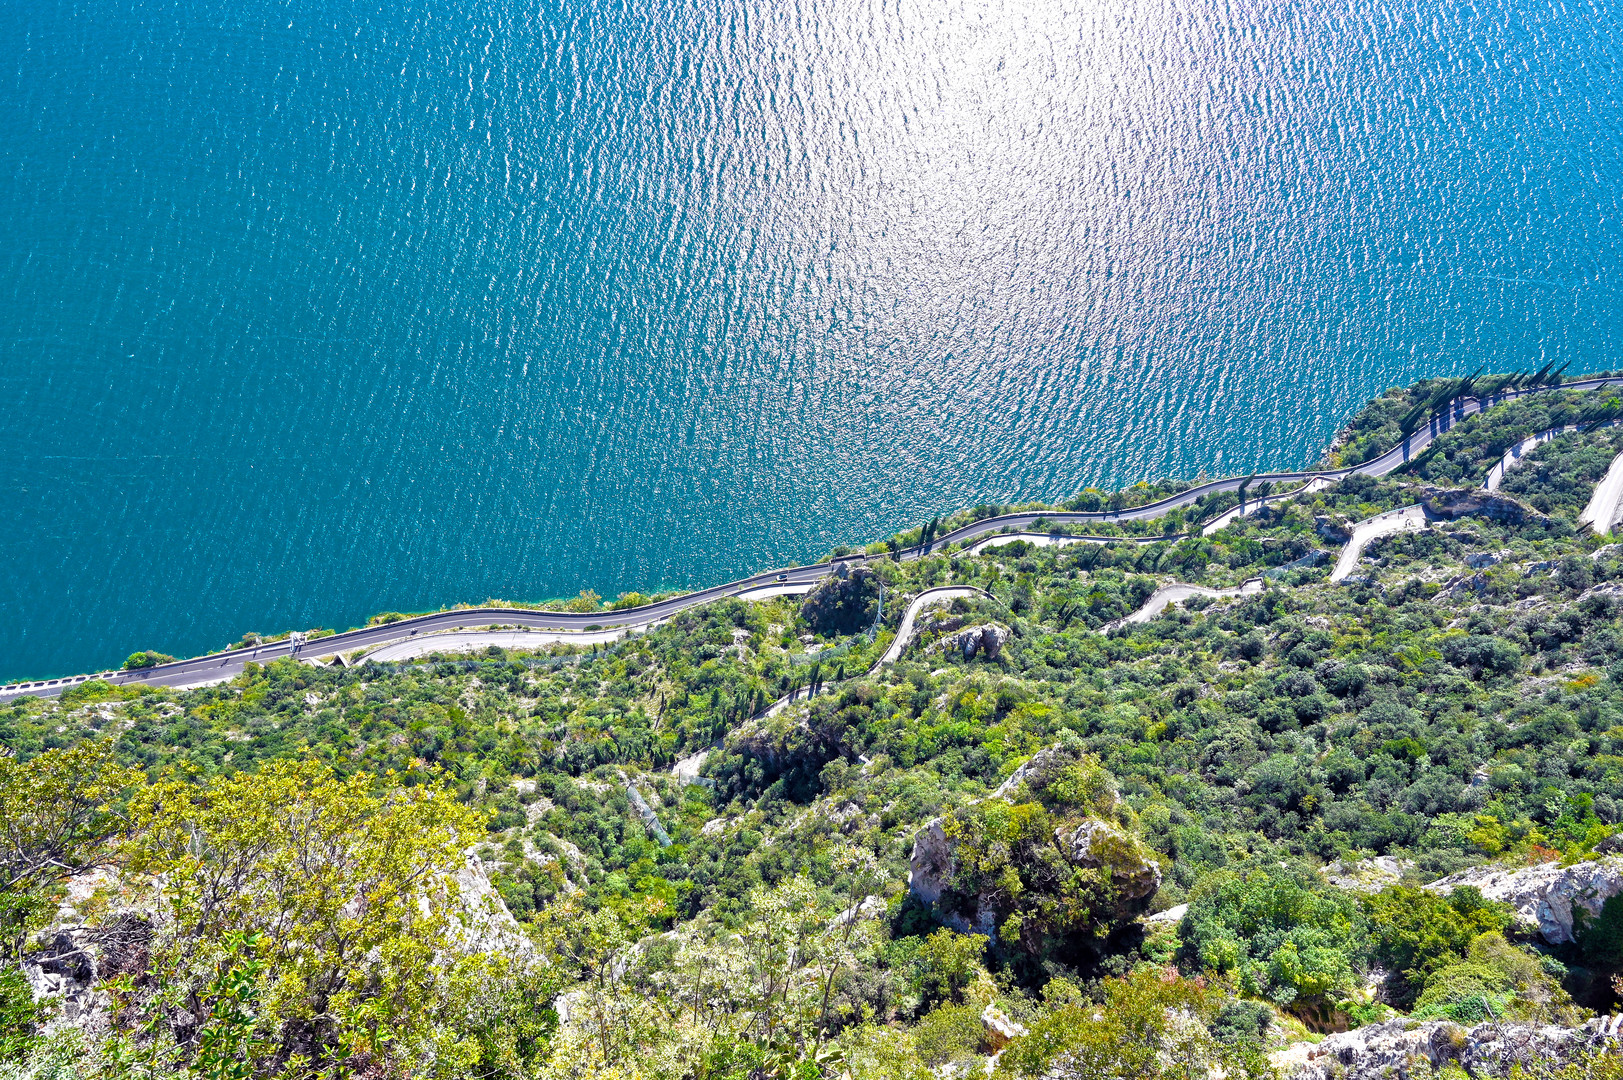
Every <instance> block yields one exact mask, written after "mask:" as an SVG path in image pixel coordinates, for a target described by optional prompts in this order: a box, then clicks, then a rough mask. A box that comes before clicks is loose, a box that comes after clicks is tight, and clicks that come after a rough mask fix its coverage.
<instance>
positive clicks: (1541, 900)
mask: <svg viewBox="0 0 1623 1080" xmlns="http://www.w3.org/2000/svg"><path fill="white" fill-rule="evenodd" d="M1461 885H1474V886H1476V887H1477V888H1478V889H1480V890H1482V895H1483V896H1485V897H1487V898H1488V899H1489V900H1497V901H1499V902H1501V903H1506V904H1509V905H1511V906H1512V907H1513V908H1515V909H1516V917H1517V918H1518V920H1520V921H1521V923H1522V924H1523V925H1525V926H1527V927H1528V928H1529V929H1532V930H1537V931H1538V932H1539V934H1541V935H1542V936H1543V938H1544V940H1545V941H1547V942H1549V943H1550V944H1551V945H1564V944H1566V943H1568V942H1570V941H1572V940H1573V932H1572V921H1573V911H1574V909H1578V908H1581V909H1583V911H1584V912H1586V913H1587V914H1588V915H1590V916H1595V915H1599V914H1600V909H1601V906H1602V905H1603V904H1605V903H1606V901H1607V900H1609V899H1610V898H1612V897H1613V896H1616V895H1617V894H1618V893H1620V892H1623V855H1607V856H1605V857H1603V858H1600V859H1596V860H1594V861H1592V862H1582V863H1577V864H1575V865H1573V866H1558V865H1556V864H1554V863H1547V864H1545V865H1543V866H1529V867H1526V868H1524V869H1520V870H1516V869H1510V868H1507V867H1502V866H1478V867H1473V868H1472V869H1470V870H1462V871H1460V872H1459V873H1457V874H1451V875H1449V876H1448V877H1445V878H1443V879H1441V880H1440V881H1434V882H1432V883H1431V884H1429V885H1426V886H1425V888H1426V889H1428V890H1430V891H1431V892H1435V893H1442V894H1444V895H1446V894H1448V893H1451V892H1453V891H1454V890H1455V889H1457V888H1459V887H1460V886H1461Z"/></svg>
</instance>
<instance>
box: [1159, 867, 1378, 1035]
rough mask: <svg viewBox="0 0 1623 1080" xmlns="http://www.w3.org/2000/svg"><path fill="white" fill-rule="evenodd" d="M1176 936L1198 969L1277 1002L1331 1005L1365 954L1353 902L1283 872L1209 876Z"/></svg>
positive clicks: (1309, 878) (1307, 876)
mask: <svg viewBox="0 0 1623 1080" xmlns="http://www.w3.org/2000/svg"><path fill="white" fill-rule="evenodd" d="M1179 934H1180V936H1181V937H1182V939H1183V942H1184V948H1185V949H1186V950H1187V951H1188V953H1189V955H1190V958H1191V959H1192V960H1194V961H1195V962H1197V963H1198V964H1199V965H1200V966H1202V967H1204V968H1207V969H1209V970H1212V971H1216V972H1222V973H1225V974H1232V975H1234V976H1235V977H1236V978H1237V979H1238V983H1239V986H1240V988H1241V990H1242V991H1244V992H1245V993H1247V994H1251V995H1255V996H1258V997H1266V998H1268V999H1270V1000H1272V1001H1274V1002H1277V1003H1278V1004H1281V1005H1289V1004H1291V1003H1293V1002H1296V1001H1298V1000H1299V999H1300V1000H1301V1001H1302V1003H1303V1004H1304V1005H1306V1006H1313V1005H1315V1004H1317V1003H1321V1002H1325V1001H1328V1000H1330V999H1331V998H1333V997H1334V996H1335V995H1336V994H1337V992H1339V991H1342V990H1345V989H1346V988H1348V987H1349V986H1350V985H1351V983H1352V981H1353V962H1354V961H1355V960H1356V959H1359V958H1361V955H1362V953H1363V951H1364V938H1363V916H1362V913H1361V912H1360V911H1359V909H1358V905H1357V903H1356V902H1355V901H1354V900H1353V899H1352V897H1351V896H1349V895H1347V894H1346V893H1342V892H1341V891H1340V890H1337V889H1332V888H1330V887H1328V886H1325V885H1323V884H1322V883H1321V882H1319V881H1317V880H1316V875H1312V874H1311V873H1310V872H1295V871H1290V870H1287V869H1285V868H1281V867H1276V868H1272V869H1268V868H1263V867H1254V868H1247V869H1241V870H1221V871H1218V872H1217V873H1215V874H1213V875H1211V877H1209V878H1207V879H1206V880H1204V881H1202V882H1201V883H1200V885H1199V886H1198V887H1197V889H1196V891H1195V893H1194V895H1193V896H1192V897H1191V899H1190V903H1189V912H1188V914H1187V915H1186V916H1185V917H1184V920H1183V922H1182V924H1181V925H1180V926H1179Z"/></svg>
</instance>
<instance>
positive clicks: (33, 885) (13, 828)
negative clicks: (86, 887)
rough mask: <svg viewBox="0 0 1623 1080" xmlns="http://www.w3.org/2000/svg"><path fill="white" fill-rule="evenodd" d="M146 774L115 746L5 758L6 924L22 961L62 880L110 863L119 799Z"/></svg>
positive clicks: (1, 819)
mask: <svg viewBox="0 0 1623 1080" xmlns="http://www.w3.org/2000/svg"><path fill="white" fill-rule="evenodd" d="M140 778H141V776H140V774H139V773H137V772H136V771H135V770H133V769H130V768H127V767H125V766H123V765H120V764H119V763H118V762H117V761H116V760H114V749H113V745H112V743H110V742H108V741H106V740H97V741H86V742H81V743H79V744H78V745H76V746H71V747H65V748H62V749H57V750H47V751H45V752H44V753H42V754H40V755H38V756H37V757H34V758H30V759H28V760H25V761H21V760H18V759H17V758H16V757H9V756H8V757H0V875H4V876H3V878H0V926H4V928H5V933H6V945H7V947H8V949H9V951H10V953H11V955H12V956H13V957H17V958H19V959H20V957H21V951H22V947H23V942H24V940H25V938H26V937H27V935H28V933H29V932H30V931H31V930H32V929H33V928H34V927H35V926H36V925H37V920H38V918H39V916H40V915H41V914H42V913H43V911H44V910H45V908H46V906H47V904H48V903H49V901H50V890H51V887H52V886H54V885H55V884H56V883H57V882H59V881H61V880H63V879H64V878H67V877H69V876H71V875H74V874H80V873H84V872H86V871H88V870H90V869H92V868H94V867H96V866H99V865H102V864H104V863H106V862H107V860H108V852H107V850H106V848H105V847H104V846H103V841H104V840H105V839H106V838H107V837H108V836H109V835H110V834H111V833H112V832H113V830H114V829H115V828H117V827H118V826H119V824H120V819H119V816H118V813H117V809H116V808H117V803H118V800H119V799H120V798H121V797H122V795H123V794H124V792H125V791H126V790H127V789H129V788H130V787H131V785H133V784H135V783H136V782H137V781H138V780H139V779H140Z"/></svg>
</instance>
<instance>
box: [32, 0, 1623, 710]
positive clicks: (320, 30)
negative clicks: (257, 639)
mask: <svg viewBox="0 0 1623 1080" xmlns="http://www.w3.org/2000/svg"><path fill="white" fill-rule="evenodd" d="M1620 34H1623V30H1620V28H1619V20H1618V12H1617V11H1616V10H1615V9H1614V8H1611V7H1609V6H1607V5H1604V4H1580V5H1578V6H1576V7H1549V6H1544V5H1538V6H1523V5H1514V4H1506V3H1489V4H1487V5H1477V6H1474V7H1467V8H1464V9H1460V10H1454V9H1447V10H1439V9H1437V8H1436V7H1435V6H1432V5H1416V4H1411V3H1400V4H1397V5H1395V6H1394V5H1392V4H1386V3H1374V2H1372V0H1354V2H1353V3H1351V4H1348V5H1328V4H1313V3H1310V4H1308V5H1300V6H1296V7H1285V6H1282V5H1280V6H1273V5H1261V6H1252V7H1249V8H1246V7H1235V6H1233V5H1228V4H1222V3H1216V2H1212V0H1196V2H1194V3H1182V2H1166V0H1144V2H1107V3H1104V4H1101V5H1088V6H1079V5H1075V4H1060V3H1048V2H1044V0H1033V2H1030V3H1012V2H1011V3H997V2H987V3H966V2H941V3H926V2H916V0H904V2H902V3H888V2H887V3H868V2H864V0H846V2H840V3H835V2H832V0H799V2H794V0H785V2H782V3H749V2H730V0H723V2H720V3H708V4H680V3H659V4H647V3H635V2H633V3H604V2H592V0H588V2H581V3H554V2H548V0H543V3H541V4H539V5H533V4H532V5H516V4H511V3H508V2H506V0H491V2H488V3H482V4H476V3H469V2H466V0H449V2H448V3H444V4H434V5H429V4H424V3H417V2H412V0H407V2H403V3H392V4H387V5H384V4H373V5H365V4H361V5H356V4H342V5H340V4H335V3H331V2H330V0H320V2H303V0H278V2H275V3H268V2H263V0H237V2H235V3H232V4H229V5H227V4H217V3H212V4H211V3H201V2H194V0H180V2H161V0H160V2H140V3H137V2H134V0H127V2H124V0H80V2H73V3H68V2H56V0H44V2H41V3H31V4H12V5H8V6H6V7H4V8H3V9H0V221H3V222H4V223H5V227H4V228H3V229H0V400H4V401H5V402H6V404H7V406H8V407H7V409H6V419H5V423H4V424H3V425H0V567H3V573H0V678H3V677H15V676H35V677H39V676H51V675H58V674H63V673H69V672H75V671H83V670H88V669H94V668H97V667H103V666H107V665H110V664H115V663H117V662H118V660H119V659H120V658H121V657H123V656H124V655H125V654H127V653H128V652H130V651H131V650H134V649H137V648H156V649H160V650H163V651H166V652H171V653H176V654H190V653H195V652H199V651H202V650H205V649H209V648H218V647H220V646H222V645H224V644H225V643H227V642H228V641H231V640H234V639H235V638H236V637H238V636H239V635H240V634H241V633H242V632H243V631H246V630H261V631H273V630H281V629H287V628H290V627H305V626H316V625H325V626H332V627H338V628H342V627H345V626H349V625H353V624H355V623H358V622H360V621H362V620H364V618H365V617H366V616H367V615H369V614H371V613H373V612H376V611H380V610H388V609H398V610H412V609H424V608H431V607H437V606H440V605H442V604H448V603H454V602H457V601H474V602H477V601H481V600H484V599H485V598H487V597H504V598H509V599H539V598H543V597H547V596H555V595H561V594H572V593H574V592H575V591H576V590H578V589H580V588H583V587H589V588H592V589H595V590H596V591H598V592H599V593H601V594H603V595H605V596H612V595H614V594H615V593H618V592H620V591H622V590H628V589H644V590H647V589H652V588H659V587H688V586H697V585H703V584H710V583H714V582H717V581H720V580H725V579H727V578H730V577H734V576H738V575H740V574H743V573H746V572H750V571H754V570H758V569H763V568H765V567H768V566H771V565H774V564H781V563H789V562H800V561H804V560H806V559H808V558H811V557H815V556H817V555H820V554H822V553H824V552H826V551H827V549H828V548H829V547H830V546H832V545H833V544H836V543H844V542H853V541H864V540H868V539H872V538H876V537H879V536H882V535H885V534H887V533H888V532H890V531H892V530H893V529H896V528H899V527H906V526H909V525H913V524H917V523H918V522H919V521H921V520H923V519H925V518H927V517H929V516H931V515H932V514H935V513H938V512H943V511H947V510H950V509H952V508H954V507H957V506H960V505H965V504H973V503H977V502H982V501H1009V500H1013V499H1017V498H1022V497H1063V496H1065V495H1068V494H1071V493H1073V492H1075V491H1076V490H1078V489H1080V488H1082V487H1084V486H1086V485H1088V484H1097V485H1101V486H1106V487H1113V486H1116V485H1119V484H1122V483H1128V482H1132V481H1134V480H1137V479H1141V478H1148V477H1157V476H1165V475H1184V476H1191V475H1195V474H1198V473H1201V472H1206V473H1236V472H1244V471H1249V470H1252V469H1255V468H1258V467H1264V468H1266V467H1276V468H1277V467H1287V466H1296V465H1301V464H1303V463H1306V462H1309V461H1311V460H1312V459H1313V458H1315V457H1316V456H1317V454H1318V452H1319V451H1320V450H1321V449H1322V448H1323V446H1324V444H1325V443H1326V442H1327V441H1328V439H1329V438H1330V436H1331V435H1332V434H1333V432H1334V430H1335V428H1336V427H1337V426H1338V424H1339V423H1340V421H1341V420H1342V419H1343V418H1344V417H1345V416H1346V415H1347V414H1348V413H1349V412H1350V411H1351V410H1353V409H1354V408H1356V407H1357V405H1358V404H1360V403H1361V402H1362V401H1364V400H1365V399H1367V398H1368V397H1369V396H1371V395H1373V394H1375V393H1378V392H1379V391H1380V390H1382V389H1383V388H1385V387H1387V386H1389V385H1393V384H1398V383H1404V382H1407V381H1410V380H1412V379H1414V378H1417V377H1420V376H1424V375H1430V374H1466V373H1469V372H1471V371H1475V370H1477V369H1478V368H1486V369H1488V370H1496V369H1506V368H1515V367H1529V366H1532V367H1536V366H1539V365H1542V364H1543V363H1545V362H1546V361H1550V360H1554V361H1556V362H1557V363H1570V364H1571V370H1572V371H1574V372H1577V371H1583V370H1595V369H1602V368H1618V367H1623V359H1620V358H1619V355H1618V353H1619V350H1618V344H1619V336H1620V331H1623V315H1620V313H1623V302H1620V301H1623V296H1620V287H1619V261H1620V259H1623V245H1620V243H1619V241H1620V239H1623V226H1620V224H1619V223H1620V221H1623V167H1620V166H1623V161H1620V156H1623V103H1620V100H1619V94H1620V87H1623V78H1620V75H1623V72H1620V67H1623V65H1620V59H1623V47H1620V44H1623V43H1620Z"/></svg>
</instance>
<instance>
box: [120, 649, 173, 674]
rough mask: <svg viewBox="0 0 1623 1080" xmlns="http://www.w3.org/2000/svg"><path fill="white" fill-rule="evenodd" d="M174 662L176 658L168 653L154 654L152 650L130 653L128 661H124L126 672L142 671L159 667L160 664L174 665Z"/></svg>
mask: <svg viewBox="0 0 1623 1080" xmlns="http://www.w3.org/2000/svg"><path fill="white" fill-rule="evenodd" d="M174 662H175V658H174V657H173V656H170V655H169V654H168V653H161V652H153V651H152V650H151V649H147V650H146V651H144V652H133V653H130V655H129V657H128V659H126V660H125V661H124V670H125V671H141V670H144V669H146V668H149V667H157V666H158V665H159V664H173V663H174Z"/></svg>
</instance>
